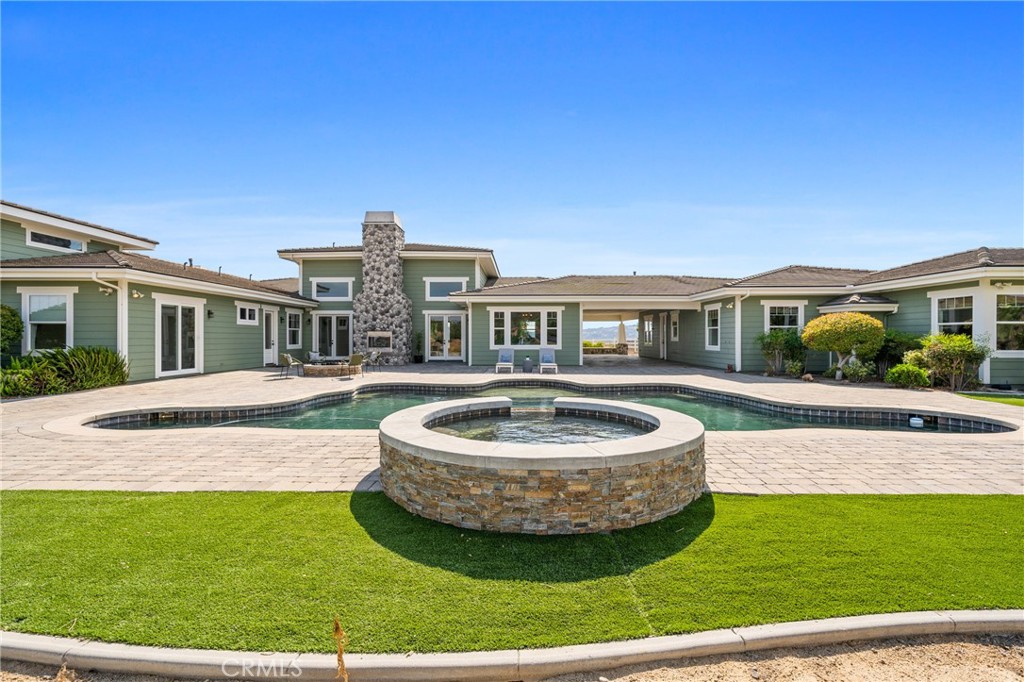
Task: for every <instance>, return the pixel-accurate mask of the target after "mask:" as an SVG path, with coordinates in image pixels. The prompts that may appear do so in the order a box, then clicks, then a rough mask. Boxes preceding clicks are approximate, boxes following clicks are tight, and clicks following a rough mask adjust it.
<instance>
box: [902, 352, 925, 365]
mask: <svg viewBox="0 0 1024 682" xmlns="http://www.w3.org/2000/svg"><path fill="white" fill-rule="evenodd" d="M903 364H904V365H913V366H914V367H920V368H921V369H924V370H927V369H928V361H927V360H926V359H925V357H924V351H923V350H920V349H917V350H908V351H907V352H906V353H904V354H903Z"/></svg>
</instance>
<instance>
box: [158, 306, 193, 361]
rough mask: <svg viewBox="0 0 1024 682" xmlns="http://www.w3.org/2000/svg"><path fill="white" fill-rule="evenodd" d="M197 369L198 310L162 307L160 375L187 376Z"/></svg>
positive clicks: (185, 307)
mask: <svg viewBox="0 0 1024 682" xmlns="http://www.w3.org/2000/svg"><path fill="white" fill-rule="evenodd" d="M195 369H196V308H195V306H189V305H167V304H164V305H161V306H160V374H162V375H163V374H187V373H189V372H192V371H195Z"/></svg>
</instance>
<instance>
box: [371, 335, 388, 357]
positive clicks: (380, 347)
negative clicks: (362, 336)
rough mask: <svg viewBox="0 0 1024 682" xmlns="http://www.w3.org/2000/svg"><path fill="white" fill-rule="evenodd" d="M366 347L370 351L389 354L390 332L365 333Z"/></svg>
mask: <svg viewBox="0 0 1024 682" xmlns="http://www.w3.org/2000/svg"><path fill="white" fill-rule="evenodd" d="M366 347H367V348H369V349H370V350H377V351H381V352H382V353H390V352H391V332H366Z"/></svg>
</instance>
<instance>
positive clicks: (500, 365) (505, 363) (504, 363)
mask: <svg viewBox="0 0 1024 682" xmlns="http://www.w3.org/2000/svg"><path fill="white" fill-rule="evenodd" d="M515 367H516V363H515V353H514V352H513V350H512V349H511V348H499V349H498V361H497V362H496V363H494V373H495V374H497V373H498V372H500V371H501V370H502V369H505V368H507V369H508V371H509V373H510V374H511V373H512V372H515Z"/></svg>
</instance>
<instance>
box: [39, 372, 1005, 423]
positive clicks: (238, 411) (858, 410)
mask: <svg viewBox="0 0 1024 682" xmlns="http://www.w3.org/2000/svg"><path fill="white" fill-rule="evenodd" d="M504 386H507V387H512V388H535V387H565V388H570V389H572V390H576V391H579V392H580V393H583V394H584V395H588V396H589V395H592V394H598V395H600V394H601V393H613V392H620V391H623V390H644V391H654V392H659V391H664V392H678V393H683V394H686V395H690V396H694V397H697V398H701V399H706V400H711V401H714V402H719V403H724V404H727V405H731V406H735V407H744V408H749V409H753V410H755V411H760V412H762V413H767V414H772V415H782V416H797V417H800V416H804V417H813V418H818V419H823V420H831V419H835V420H839V419H858V418H861V419H876V420H881V419H883V417H884V418H885V419H886V420H887V421H888V422H889V423H892V424H895V423H906V422H907V420H909V418H910V417H912V416H922V417H927V418H934V419H936V420H943V421H945V422H946V423H948V424H949V425H954V426H966V427H970V428H974V429H976V430H975V431H972V432H968V433H971V435H983V434H987V433H1006V432H1011V431H1017V430H1019V429H1020V428H1021V424H1019V423H1015V422H1012V421H1008V420H1004V419H1001V418H999V417H993V416H990V415H984V414H977V413H971V412H956V413H954V412H949V411H946V410H941V409H935V408H926V407H920V408H917V407H912V406H911V407H903V406H886V405H877V406H876V405H871V406H858V405H828V404H808V403H800V402H792V401H786V400H781V399H770V398H763V397H752V396H750V395H747V394H745V393H742V392H739V391H730V390H726V389H714V390H712V389H707V388H701V387H696V386H690V385H687V384H684V383H675V382H665V381H651V382H647V381H638V380H635V379H634V380H629V381H624V382H621V383H618V382H616V383H603V384H600V385H594V384H590V383H585V382H578V381H574V380H572V379H568V378H556V377H551V378H548V377H545V378H543V379H541V378H529V379H526V378H522V377H500V378H499V377H495V378H489V379H486V380H483V381H479V382H466V383H459V384H457V385H453V384H444V383H441V384H439V383H436V382H424V381H404V382H403V381H388V382H380V383H366V384H360V385H354V386H347V387H345V388H343V389H340V390H326V391H317V392H314V393H312V394H311V395H308V396H305V397H302V398H297V399H290V400H282V401H267V402H262V403H261V402H252V403H247V404H244V405H227V406H173V405H168V406H160V407H146V408H133V409H127V410H113V411H109V412H103V413H98V414H97V413H94V414H88V413H87V414H79V415H74V416H68V417H63V418H60V419H56V420H51V421H49V422H47V423H46V424H45V425H44V428H45V429H46V430H47V431H50V432H54V433H60V434H63V435H73V436H85V435H88V436H91V437H95V436H96V435H98V434H100V433H104V432H105V433H108V434H110V433H117V434H120V435H122V436H123V435H126V434H131V435H132V436H152V435H155V434H159V433H160V431H158V430H143V429H139V430H130V429H129V430H126V429H105V428H101V427H97V426H94V425H93V424H94V423H96V422H98V421H103V420H114V419H116V420H123V421H130V420H132V418H136V417H138V416H139V415H152V414H172V413H173V414H176V415H184V418H186V419H199V418H200V414H202V415H210V416H213V415H216V416H219V417H224V416H226V417H228V418H233V417H243V416H245V417H252V416H274V415H280V414H284V413H287V412H292V411H295V410H298V409H303V408H307V407H316V406H322V405H328V404H334V403H338V402H344V401H346V400H350V399H352V398H354V397H355V396H357V395H359V394H360V393H385V392H399V391H404V392H412V393H432V394H438V393H440V394H442V395H460V394H465V393H469V392H473V391H479V390H491V389H495V388H501V387H504ZM894 390H895V389H894ZM910 394H912V393H910ZM977 402H982V401H977ZM979 410H980V408H979ZM136 421H141V420H138V419H136ZM823 423H828V422H827V421H826V422H823ZM810 425H811V426H813V425H814V424H813V423H812V424H810ZM197 426H201V425H200V424H197ZM857 426H858V425H857V424H856V423H853V424H849V425H848V427H849V428H851V429H855V428H856V427H857ZM234 428H240V429H255V430H259V431H262V432H266V431H270V429H263V428H260V427H234ZM365 430H367V431H375V429H365ZM303 431H306V432H316V431H333V430H328V429H304V430H303Z"/></svg>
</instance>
